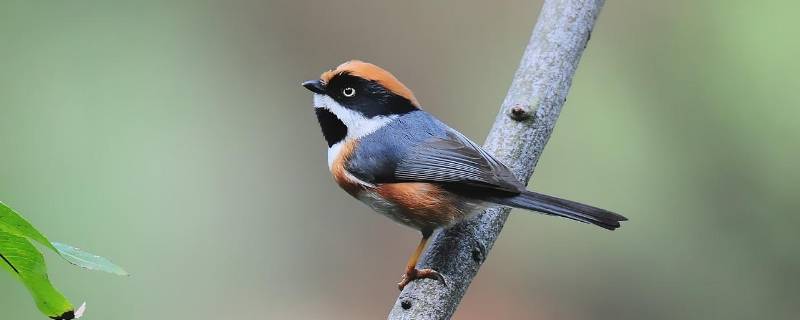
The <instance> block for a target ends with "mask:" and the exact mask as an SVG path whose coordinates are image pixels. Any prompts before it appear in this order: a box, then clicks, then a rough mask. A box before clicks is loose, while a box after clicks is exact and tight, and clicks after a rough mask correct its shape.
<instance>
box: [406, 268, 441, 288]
mask: <svg viewBox="0 0 800 320" xmlns="http://www.w3.org/2000/svg"><path fill="white" fill-rule="evenodd" d="M417 279H433V280H438V281H439V282H441V283H442V284H443V285H447V284H446V283H445V282H444V276H442V274H441V273H439V272H438V271H436V270H433V269H417V268H412V269H408V270H406V273H404V274H403V277H402V278H400V282H399V283H398V284H397V288H398V289H400V291H403V288H405V287H406V285H407V284H409V283H411V281H414V280H417Z"/></svg>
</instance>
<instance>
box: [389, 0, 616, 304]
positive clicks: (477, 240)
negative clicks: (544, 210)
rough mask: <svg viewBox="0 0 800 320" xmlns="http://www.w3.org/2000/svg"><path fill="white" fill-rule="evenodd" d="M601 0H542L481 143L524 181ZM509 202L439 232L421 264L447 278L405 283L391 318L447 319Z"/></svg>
mask: <svg viewBox="0 0 800 320" xmlns="http://www.w3.org/2000/svg"><path fill="white" fill-rule="evenodd" d="M603 2H604V1H603V0H545V2H544V5H543V7H542V10H541V13H540V14H539V21H538V22H537V23H536V26H535V27H534V29H533V35H531V39H530V41H529V42H528V46H527V48H526V49H525V53H524V55H523V56H522V61H521V62H520V65H519V69H517V72H516V74H515V75H514V80H513V81H512V83H511V88H510V89H509V90H508V94H507V95H506V98H505V100H504V101H503V105H502V106H501V107H500V113H499V114H498V115H497V118H496V119H495V122H494V126H493V127H492V130H491V132H490V133H489V137H488V138H487V139H486V143H485V145H484V147H485V148H486V150H488V151H489V152H491V153H492V154H494V155H495V156H496V157H497V158H498V159H500V160H501V161H502V162H503V163H505V164H506V165H508V166H509V167H510V168H511V169H512V170H513V171H514V173H515V174H516V175H517V177H519V178H520V179H521V180H523V181H528V180H529V179H530V178H531V176H532V175H533V169H534V167H535V166H536V162H537V161H538V160H539V155H541V154H542V150H543V149H544V146H545V144H547V140H548V139H549V138H550V133H551V132H552V131H553V127H554V126H555V123H556V120H557V119H558V115H559V113H560V112H561V106H562V105H564V102H565V101H566V98H567V92H568V91H569V87H570V85H571V84H572V76H573V75H574V74H575V69H576V68H577V66H578V61H579V60H580V58H581V54H582V53H583V50H584V48H585V47H586V44H587V42H588V41H589V37H590V35H591V31H592V28H593V26H594V22H595V19H596V18H597V15H598V13H599V11H600V8H601V7H602V6H603ZM509 211H510V209H508V208H492V209H488V210H486V212H484V213H483V214H481V215H479V216H477V217H475V218H474V219H471V220H469V221H465V222H462V223H460V224H457V225H455V226H453V227H451V228H449V229H446V230H442V231H441V232H438V233H437V234H436V235H435V236H434V237H433V238H432V239H431V242H430V245H429V247H428V250H427V252H426V253H425V255H424V256H423V257H422V259H421V260H420V266H421V267H424V268H433V269H435V270H438V271H439V272H440V273H442V274H443V275H444V276H445V278H446V279H447V285H446V286H444V285H442V284H441V283H439V282H437V281H434V280H429V279H423V280H417V281H414V282H412V283H411V284H409V285H408V286H406V288H405V289H404V290H403V292H401V293H400V296H399V297H398V298H397V301H396V302H395V304H394V306H393V307H392V310H391V312H390V313H389V319H390V320H400V319H407V320H419V319H449V318H450V317H451V316H452V315H453V313H454V312H455V311H456V308H457V307H458V304H459V302H460V301H461V298H462V297H463V296H464V293H465V292H466V291H467V288H468V287H469V284H470V283H471V282H472V279H473V278H474V277H475V276H476V275H477V274H478V269H479V268H480V266H481V264H482V263H483V262H484V261H485V259H486V256H487V255H488V253H489V251H490V250H491V249H492V246H493V245H494V242H495V240H497V237H498V236H499V235H500V231H501V230H502V229H503V224H504V223H505V221H506V218H507V217H508V213H509Z"/></svg>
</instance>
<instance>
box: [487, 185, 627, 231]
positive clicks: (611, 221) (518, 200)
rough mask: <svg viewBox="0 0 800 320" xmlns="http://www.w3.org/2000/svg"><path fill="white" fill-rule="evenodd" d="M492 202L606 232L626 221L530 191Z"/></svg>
mask: <svg viewBox="0 0 800 320" xmlns="http://www.w3.org/2000/svg"><path fill="white" fill-rule="evenodd" d="M492 202H497V203H498V204H503V205H507V206H511V207H515V208H522V209H528V210H534V211H538V212H542V213H545V214H550V215H556V216H559V217H564V218H570V219H573V220H577V221H580V222H585V223H591V224H593V225H596V226H598V227H602V228H606V229H608V230H614V229H616V228H619V227H620V225H619V223H620V221H626V220H628V218H625V217H623V216H621V215H619V214H616V213H613V212H611V211H608V210H603V209H600V208H595V207H592V206H589V205H585V204H582V203H577V202H575V201H569V200H565V199H561V198H556V197H552V196H548V195H544V194H541V193H536V192H530V191H525V192H524V193H522V194H520V195H517V196H514V197H507V198H495V199H492Z"/></svg>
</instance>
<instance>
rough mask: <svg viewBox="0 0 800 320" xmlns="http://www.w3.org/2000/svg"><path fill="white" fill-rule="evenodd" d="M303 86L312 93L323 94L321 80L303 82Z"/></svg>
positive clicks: (323, 89) (323, 88)
mask: <svg viewBox="0 0 800 320" xmlns="http://www.w3.org/2000/svg"><path fill="white" fill-rule="evenodd" d="M303 86H304V87H306V89H308V90H310V91H311V92H313V93H319V94H325V86H323V85H322V81H320V80H319V79H317V80H308V81H306V82H303Z"/></svg>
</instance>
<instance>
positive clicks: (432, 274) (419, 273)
mask: <svg viewBox="0 0 800 320" xmlns="http://www.w3.org/2000/svg"><path fill="white" fill-rule="evenodd" d="M430 236H431V233H430V232H423V233H422V240H420V242H419V245H417V249H416V250H414V253H413V254H411V257H409V258H408V264H406V272H405V273H403V277H402V278H401V279H400V283H398V284H397V287H398V288H399V289H400V290H401V291H402V290H403V288H405V286H406V285H407V284H409V283H410V282H411V281H414V280H416V279H425V278H427V279H435V280H439V281H441V282H442V284H444V283H445V282H444V277H443V276H442V275H441V274H440V273H439V272H438V271H436V270H433V269H421V270H419V269H417V261H418V260H419V256H420V255H422V250H425V244H427V243H428V238H430Z"/></svg>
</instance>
